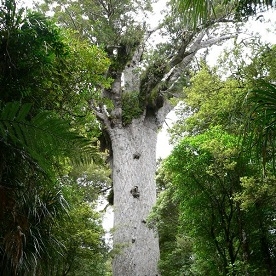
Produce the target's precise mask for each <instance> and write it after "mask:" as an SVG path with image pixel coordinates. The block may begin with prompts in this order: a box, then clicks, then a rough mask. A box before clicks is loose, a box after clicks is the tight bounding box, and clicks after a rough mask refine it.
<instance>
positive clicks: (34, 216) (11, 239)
mask: <svg viewBox="0 0 276 276" xmlns="http://www.w3.org/2000/svg"><path fill="white" fill-rule="evenodd" d="M2 4H3V5H2V6H1V7H0V14H1V16H0V104H1V105H0V148H1V150H0V160H1V161H0V201H1V204H0V233H1V237H0V257H1V264H0V271H1V272H0V274H1V275H34V274H35V275H54V274H53V270H54V269H55V267H54V264H55V262H53V260H57V262H63V263H64V264H65V263H66V261H64V260H63V259H62V258H63V256H65V253H68V252H67V251H66V250H69V248H70V244H69V241H70V240H71V237H69V236H67V237H66V238H65V236H62V235H61V234H60V233H61V232H62V230H61V229H59V230H57V229H58V225H63V227H65V228H66V227H67V226H68V227H69V226H70V227H75V229H77V228H79V229H82V230H83V231H82V232H83V233H79V237H80V238H79V239H77V237H74V238H75V239H74V240H75V241H77V242H78V244H77V245H74V246H75V247H74V248H75V249H76V250H75V251H77V252H76V253H75V255H74V256H76V258H79V259H78V260H77V261H76V262H77V263H80V260H81V259H85V258H89V259H90V258H93V259H95V262H94V263H93V262H90V264H91V265H88V266H85V265H83V272H84V271H86V272H85V273H87V274H88V272H87V271H88V270H90V271H92V270H93V269H94V271H95V274H94V275H104V271H103V270H104V265H100V264H104V263H105V258H106V250H105V246H104V243H103V241H102V240H101V238H100V237H101V236H102V234H103V231H102V229H101V226H100V220H99V217H98V214H96V212H94V211H92V210H91V208H90V205H89V203H87V202H86V203H84V201H85V200H94V199H95V193H96V192H95V190H94V191H92V190H89V193H90V194H89V196H88V193H87V196H84V192H79V191H78V190H77V188H76V187H74V189H73V188H72V194H75V195H77V194H78V200H77V199H76V198H75V199H74V200H75V201H73V199H72V198H71V197H70V196H69V193H67V191H66V187H67V186H68V185H69V183H68V181H67V180H66V179H65V178H64V175H66V174H68V173H69V172H70V167H71V166H73V165H74V164H78V165H80V164H83V165H84V164H86V165H87V164H88V163H91V162H92V161H97V162H98V161H99V159H101V156H100V155H99V154H98V151H97V148H96V147H95V146H93V145H92V142H94V141H92V140H91V139H89V138H91V135H87V133H86V130H88V129H89V130H90V129H91V128H93V131H94V133H93V132H92V135H94V134H98V133H97V129H98V125H97V123H95V121H94V123H93V122H91V120H92V119H93V118H94V117H93V116H90V117H87V118H85V115H86V114H87V112H88V107H89V106H88V104H87V100H88V99H91V98H92V97H94V98H95V100H97V97H98V88H99V87H108V86H109V81H108V80H106V79H105V77H104V75H103V73H104V72H106V69H107V67H108V65H109V60H108V59H107V58H106V55H105V54H104V53H103V51H101V50H100V49H99V48H97V47H91V46H90V45H89V44H88V43H87V42H81V41H80V40H78V39H76V37H75V36H73V35H72V34H69V33H65V34H62V33H61V31H60V30H59V29H58V28H57V27H56V26H55V25H54V24H53V23H52V22H51V21H49V20H48V19H46V17H45V16H43V15H42V14H39V13H32V12H26V13H24V12H23V9H22V10H19V11H17V10H16V3H15V1H13V0H7V1H2ZM95 129H96V130H95ZM80 133H83V134H84V133H85V136H86V138H85V137H84V136H81V135H80ZM80 174H81V172H79V175H80ZM95 182H96V180H95ZM87 191H88V189H87ZM79 197H80V198H79ZM84 198H85V199H84ZM68 203H69V205H68ZM73 203H74V204H76V205H74V204H73ZM73 205H74V206H73ZM74 212H75V213H74ZM78 212H79V214H80V215H81V217H82V221H83V223H84V224H82V225H81V224H80V222H78V221H77V219H76V217H77V213H78ZM68 214H70V216H69V217H68ZM77 222H78V223H79V224H78V225H77ZM85 227H90V228H91V229H90V230H87V229H86V230H84V228H85ZM69 232H70V231H69V230H68V233H69ZM80 232H81V230H80ZM62 233H63V232H62ZM63 234H64V233H63ZM84 244H85V246H84V247H82V246H83V245H84ZM63 253H64V255H62V254H63ZM68 256H70V257H71V255H70V253H68ZM96 256H97V258H96ZM96 260H97V262H96ZM68 262H70V260H69V257H68V260H67V263H66V264H67V265H68ZM71 263H72V264H73V261H72V262H71ZM88 267H89V268H88ZM96 271H97V272H96ZM62 273H63V274H60V275H64V271H63V272H62ZM96 273H98V274H96ZM56 275H58V274H56ZM72 275H76V273H72ZM80 275H84V274H81V272H80Z"/></svg>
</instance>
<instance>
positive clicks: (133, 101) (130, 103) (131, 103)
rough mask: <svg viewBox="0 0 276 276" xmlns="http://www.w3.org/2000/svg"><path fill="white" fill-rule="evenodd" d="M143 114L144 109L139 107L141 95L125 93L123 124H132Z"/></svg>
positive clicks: (123, 98)
mask: <svg viewBox="0 0 276 276" xmlns="http://www.w3.org/2000/svg"><path fill="white" fill-rule="evenodd" d="M142 113H143V109H142V108H141V107H140V105H139V93H138V92H135V91H134V92H125V93H124V94H123V96H122V118H123V124H124V125H128V124H130V123H131V121H132V119H135V118H138V117H139V116H140V115H142Z"/></svg>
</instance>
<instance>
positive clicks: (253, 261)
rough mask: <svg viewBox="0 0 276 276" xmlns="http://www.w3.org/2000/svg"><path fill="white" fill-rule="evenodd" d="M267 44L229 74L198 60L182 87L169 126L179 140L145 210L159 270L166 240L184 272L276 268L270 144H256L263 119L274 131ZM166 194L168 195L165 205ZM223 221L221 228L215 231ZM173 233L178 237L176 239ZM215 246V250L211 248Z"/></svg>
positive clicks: (255, 271)
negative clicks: (156, 198)
mask: <svg viewBox="0 0 276 276" xmlns="http://www.w3.org/2000/svg"><path fill="white" fill-rule="evenodd" d="M255 45H256V44H255ZM270 48H271V47H268V48H267V46H265V47H263V46H262V45H261V47H260V48H259V49H258V50H257V52H255V55H253V58H252V62H251V63H250V64H249V65H246V63H245V62H243V61H239V64H240V65H242V66H236V65H237V64H234V65H235V67H234V68H235V70H233V71H232V70H230V71H231V72H232V73H233V74H232V75H231V76H229V77H228V78H227V79H223V80H222V78H221V77H220V76H219V75H218V74H217V72H216V70H214V69H210V68H209V67H206V65H204V64H203V67H202V70H201V71H199V72H198V74H195V76H194V77H192V78H191V83H190V87H189V88H185V89H184V95H185V96H184V99H183V101H184V103H185V104H183V106H182V107H180V111H181V113H180V114H182V116H183V117H182V118H181V117H180V120H179V121H178V123H177V124H176V126H175V128H174V132H173V133H174V135H175V136H174V138H175V140H176V141H179V144H178V145H177V146H176V147H175V150H174V151H173V152H172V155H171V156H170V157H169V158H168V159H167V160H165V161H164V164H163V167H162V171H161V174H160V176H159V177H161V178H162V180H161V181H163V182H165V184H163V186H162V187H164V186H165V187H166V190H165V191H162V192H161V196H160V202H158V205H157V206H156V207H155V212H154V213H153V214H152V218H153V223H154V222H156V224H157V227H158V229H159V233H160V236H161V239H160V241H161V244H160V245H161V252H163V255H162V254H161V256H162V258H161V263H160V264H161V269H162V271H163V272H164V273H166V274H167V273H168V275H170V274H169V273H172V274H171V275H174V274H173V272H172V271H171V268H170V266H169V265H167V262H169V261H170V260H171V257H172V256H171V254H170V253H169V252H168V251H166V241H174V243H175V246H176V250H174V251H173V253H174V254H178V256H179V257H181V258H183V256H186V258H185V257H184V260H185V261H183V263H182V264H180V268H178V271H184V272H183V274H184V275H194V274H195V275H203V274H204V275H205V274H208V275H240V274H242V275H246V273H249V274H250V275H260V274H262V275H273V273H274V271H275V259H274V253H273V252H274V250H275V249H274V248H275V235H274V232H273V230H272V229H274V221H273V217H274V215H275V214H274V211H273V209H274V206H275V197H274V195H273V194H274V188H273V186H274V185H275V181H274V179H275V172H274V169H275V167H274V161H273V160H274V150H273V143H271V144H270V143H269V142H268V143H267V144H266V146H265V147H264V144H261V143H259V141H261V140H262V141H263V138H264V137H265V134H264V133H266V132H265V130H264V129H263V128H262V127H261V126H262V125H263V123H264V122H268V121H269V120H271V121H270V123H271V127H272V128H271V129H270V131H271V134H270V135H273V116H272V114H273V112H272V110H273V106H274V105H273V102H274V101H273V96H272V95H274V94H273V89H274V88H273V87H271V86H270V85H269V84H268V82H267V81H266V80H270V81H273V79H274V77H273V72H274V69H273V68H274V66H273V63H274V61H273V57H272V55H271V56H269V58H267V51H266V49H270ZM272 49H273V47H272ZM240 50H241V49H240ZM241 51H244V50H241ZM269 52H270V51H269ZM262 53H265V54H264V55H263V54H262ZM238 56H239V57H240V55H238ZM227 57H229V56H227ZM262 59H263V61H262ZM228 60H229V59H228ZM229 64H233V63H229ZM260 64H262V66H260V68H259V69H260V70H259V71H260V72H258V69H257V68H258V65H260ZM272 67H273V68H272ZM228 69H229V68H228ZM262 72H265V74H262ZM258 76H260V78H261V79H258ZM264 85H269V86H267V88H269V87H270V88H269V89H270V92H269V93H265V92H264V91H263V92H260V91H262V89H261V88H262V87H264ZM253 88H254V89H253ZM251 89H252V90H251ZM248 98H249V99H250V100H248V101H247V99H248ZM260 99H262V100H261V101H260ZM183 114H184V115H183ZM261 118H262V119H261ZM261 120H262V123H261ZM248 124H249V125H250V127H248ZM268 126H270V124H266V127H265V129H266V128H267V127H268ZM260 129H261V132H258V130H260ZM257 133H259V135H257ZM183 137H184V138H183ZM271 137H272V136H271ZM259 138H261V139H259ZM268 141H269V140H268ZM260 145H261V146H260ZM262 145H263V146H262ZM264 156H265V157H266V159H265V167H264V166H263V165H264V164H263V158H264ZM260 161H261V162H260ZM201 162H203V163H202V167H201ZM220 188H222V189H221V190H220ZM167 196H169V198H173V201H172V202H171V205H169V204H170V202H168V201H167V200H166V198H167ZM172 203H173V204H172ZM216 204H218V205H217V206H216ZM167 206H170V207H169V208H168V207H167ZM171 206H174V209H173V210H174V211H175V212H174V213H172V214H173V218H174V220H171V223H173V224H174V226H170V230H167V228H166V227H165V226H164V223H166V222H167V219H168V218H167V216H166V214H167V213H171V210H172V207H171ZM211 206H213V209H212V207H211ZM231 206H232V207H231ZM201 207H202V208H203V210H201ZM209 208H210V209H209ZM224 208H225V209H224ZM205 209H207V210H209V211H208V212H207V213H205V212H204V210H205ZM223 210H224V211H223ZM213 212H218V213H217V214H214V213H213ZM231 212H233V213H231ZM212 213H213V215H212ZM176 218H178V221H177V219H176ZM224 220H225V221H224ZM176 221H177V223H176ZM225 225H228V226H227V227H226V228H227V229H228V230H227V231H223V230H222V229H223V228H224V226H225ZM226 228H225V229H226ZM172 229H177V231H174V232H173V230H172ZM201 231H202V232H201ZM217 231H218V232H217ZM228 234H229V235H228ZM227 236H228V238H227ZM179 237H184V238H183V239H182V243H179V242H178V241H179ZM201 237H203V238H202V240H201ZM183 240H184V242H183ZM226 240H228V241H227V242H225V243H224V241H226ZM207 241H209V242H207ZM233 241H234V242H233ZM232 242H233V243H232ZM229 246H230V247H229ZM199 248H201V250H200V249H199ZM208 248H209V249H208ZM211 248H212V249H211ZM215 248H216V249H215ZM219 248H220V249H219ZM209 250H211V251H209ZM215 250H218V254H216V255H215V256H214V254H213V253H210V252H214V251H215ZM231 251H232V252H236V253H235V254H234V255H233V254H232V253H230V252H231ZM231 255H232V257H233V256H235V258H234V259H235V260H234V259H233V258H232V257H230V256H231ZM212 258H214V259H212ZM174 259H177V258H176V257H175V256H174ZM227 260H228V261H227ZM229 260H231V261H230V262H229ZM233 260H234V262H233ZM173 263H174V262H173ZM214 263H216V265H215V266H214V267H213V264H214ZM176 265H177V264H176ZM178 265H179V264H178ZM176 267H178V266H176Z"/></svg>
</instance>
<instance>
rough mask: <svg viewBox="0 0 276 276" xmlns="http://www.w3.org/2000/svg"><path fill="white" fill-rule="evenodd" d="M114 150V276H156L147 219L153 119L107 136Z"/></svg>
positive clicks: (152, 193) (154, 240) (151, 198)
mask: <svg viewBox="0 0 276 276" xmlns="http://www.w3.org/2000/svg"><path fill="white" fill-rule="evenodd" d="M110 136H111V141H112V150H113V186H114V239H113V243H114V250H115V252H116V254H115V257H114V260H113V276H157V275H159V274H158V271H157V262H158V259H159V245H158V237H157V233H155V232H154V231H153V230H152V229H149V228H148V226H147V223H146V219H147V216H148V214H149V212H150V211H151V209H152V207H153V205H154V204H155V201H156V186H155V170H156V165H155V164H156V140H157V125H156V123H155V119H154V118H153V117H152V118H146V119H144V120H142V119H141V120H138V119H134V120H133V122H132V124H131V125H129V126H127V127H121V128H120V127H115V128H113V129H112V130H111V133H110Z"/></svg>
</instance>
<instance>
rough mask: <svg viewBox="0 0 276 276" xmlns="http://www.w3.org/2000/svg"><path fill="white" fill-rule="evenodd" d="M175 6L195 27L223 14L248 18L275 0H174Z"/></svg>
mask: <svg viewBox="0 0 276 276" xmlns="http://www.w3.org/2000/svg"><path fill="white" fill-rule="evenodd" d="M172 2H173V4H174V6H175V7H176V8H177V9H179V10H180V11H181V13H182V14H183V16H185V17H186V18H187V21H188V20H189V21H192V22H193V25H194V28H195V27H196V26H197V25H198V23H201V24H204V23H206V21H208V20H210V19H211V20H212V19H214V18H219V17H220V16H221V14H231V15H232V16H235V17H236V18H237V19H247V18H248V17H249V16H251V15H254V14H256V13H257V11H258V8H260V7H261V8H262V9H265V8H268V7H270V6H274V3H273V1H271V0H267V1H259V0H253V1H252V0H240V1H228V0H226V1H225V0H223V1H206V0H200V1H195V0H186V1H184V0H173V1H172Z"/></svg>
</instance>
